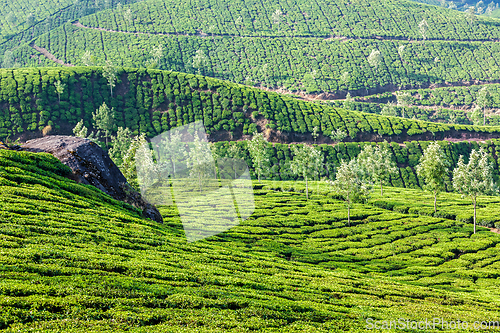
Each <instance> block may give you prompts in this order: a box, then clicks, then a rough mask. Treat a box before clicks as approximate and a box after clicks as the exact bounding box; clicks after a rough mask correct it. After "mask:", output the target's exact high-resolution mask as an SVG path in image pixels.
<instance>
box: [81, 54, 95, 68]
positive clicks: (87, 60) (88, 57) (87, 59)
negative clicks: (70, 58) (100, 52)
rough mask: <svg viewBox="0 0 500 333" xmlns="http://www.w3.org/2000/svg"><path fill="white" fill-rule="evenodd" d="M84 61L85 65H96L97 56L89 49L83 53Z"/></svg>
mask: <svg viewBox="0 0 500 333" xmlns="http://www.w3.org/2000/svg"><path fill="white" fill-rule="evenodd" d="M82 62H83V64H84V65H85V66H94V64H95V58H94V56H93V55H92V53H90V51H89V50H87V51H85V53H84V54H83V55H82Z"/></svg>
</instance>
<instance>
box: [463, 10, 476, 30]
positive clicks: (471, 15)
mask: <svg viewBox="0 0 500 333" xmlns="http://www.w3.org/2000/svg"><path fill="white" fill-rule="evenodd" d="M475 13H476V7H474V6H469V8H467V9H466V10H465V13H464V15H465V19H466V20H467V21H469V25H472V24H473V23H474V21H475V19H476V15H475Z"/></svg>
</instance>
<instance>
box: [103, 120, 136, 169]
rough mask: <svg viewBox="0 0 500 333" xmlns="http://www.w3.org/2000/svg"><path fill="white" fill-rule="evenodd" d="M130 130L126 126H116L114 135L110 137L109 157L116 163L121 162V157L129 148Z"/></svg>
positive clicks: (119, 163)
mask: <svg viewBox="0 0 500 333" xmlns="http://www.w3.org/2000/svg"><path fill="white" fill-rule="evenodd" d="M131 138H132V131H130V130H129V129H128V128H123V127H118V131H117V132H116V136H113V137H111V145H112V146H111V148H109V151H108V154H109V157H110V158H111V159H112V160H113V162H115V164H116V165H121V164H122V163H123V158H124V156H125V155H126V154H127V152H128V149H129V148H130V142H131Z"/></svg>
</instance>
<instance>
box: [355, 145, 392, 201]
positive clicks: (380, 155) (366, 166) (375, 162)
mask: <svg viewBox="0 0 500 333" xmlns="http://www.w3.org/2000/svg"><path fill="white" fill-rule="evenodd" d="M357 159H358V163H359V165H360V166H361V168H362V169H363V170H364V171H365V173H366V174H367V175H368V177H369V178H371V181H373V182H374V183H376V184H380V196H383V195H384V190H383V184H386V183H388V182H389V180H390V176H391V175H394V174H396V172H397V171H398V168H397V166H396V162H394V161H393V160H392V154H391V152H390V151H389V148H387V145H386V144H384V146H381V145H379V146H375V147H373V146H372V145H367V146H365V147H364V148H363V150H362V151H361V153H359V155H358V157H357Z"/></svg>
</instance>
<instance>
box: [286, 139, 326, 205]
mask: <svg viewBox="0 0 500 333" xmlns="http://www.w3.org/2000/svg"><path fill="white" fill-rule="evenodd" d="M292 151H293V160H292V162H291V163H290V169H291V170H292V172H293V173H294V174H295V175H297V176H301V177H302V178H304V180H305V181H306V199H307V200H309V184H308V179H309V178H311V179H313V178H315V177H317V176H318V175H319V172H320V169H321V168H322V167H323V160H324V157H323V153H322V152H321V151H320V150H319V149H318V148H316V147H312V146H308V145H303V146H302V147H297V146H292Z"/></svg>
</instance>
